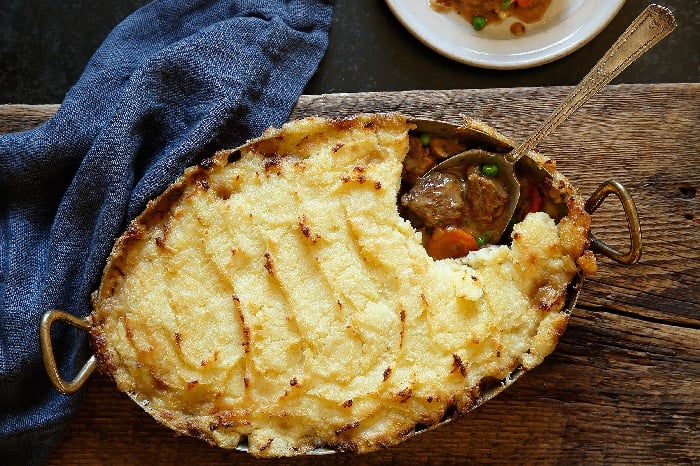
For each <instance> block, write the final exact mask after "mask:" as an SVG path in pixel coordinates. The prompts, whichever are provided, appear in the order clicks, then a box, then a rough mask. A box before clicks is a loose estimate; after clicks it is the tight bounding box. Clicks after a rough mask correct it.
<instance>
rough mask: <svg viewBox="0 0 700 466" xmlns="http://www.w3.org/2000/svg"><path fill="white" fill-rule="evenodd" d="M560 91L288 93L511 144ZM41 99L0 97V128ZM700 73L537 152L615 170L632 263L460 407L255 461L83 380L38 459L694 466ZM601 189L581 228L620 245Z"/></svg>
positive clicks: (618, 103)
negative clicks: (515, 370)
mask: <svg viewBox="0 0 700 466" xmlns="http://www.w3.org/2000/svg"><path fill="white" fill-rule="evenodd" d="M568 90H569V89H568V88H562V87H555V88H514V89H488V90H456V91H409V92H395V93H369V94H367V93H365V94H334V95H321V96H302V98H300V100H299V102H298V104H297V105H296V108H295V109H294V111H293V114H292V117H301V116H306V115H311V114H320V115H327V116H341V115H347V114H351V113H356V112H360V111H389V110H396V111H402V112H404V113H406V114H410V115H413V116H416V117H431V118H439V119H443V120H446V121H453V122H457V121H459V114H460V113H464V114H468V115H470V116H472V117H475V118H479V119H482V120H484V121H486V122H488V123H490V124H491V125H492V126H494V127H496V128H497V129H499V130H500V131H501V132H503V133H504V134H506V135H508V136H510V137H512V138H514V139H516V140H519V139H522V138H523V137H525V136H526V135H527V133H528V131H529V130H531V129H533V128H534V127H535V126H536V125H537V123H538V122H540V121H542V120H543V119H544V117H545V116H546V115H547V114H548V113H549V112H550V111H551V110H552V109H553V108H554V106H555V105H556V104H557V103H558V102H559V101H560V100H561V99H562V98H563V97H564V95H565V94H566V93H567V92H568ZM55 109H56V106H0V132H3V131H4V132H7V131H14V130H21V129H24V128H28V127H31V126H32V125H35V124H38V123H40V122H41V121H43V120H45V119H46V118H48V117H50V115H51V114H52V113H53V112H54V111H55ZM699 125H700V84H653V85H616V86H609V87H607V88H606V89H604V90H603V91H602V92H601V94H600V95H598V96H597V97H595V98H594V99H593V100H592V101H591V102H589V103H588V104H586V105H585V106H584V107H583V108H582V109H581V110H579V111H578V112H577V113H576V114H575V115H574V116H573V117H572V118H571V119H570V120H569V121H568V122H566V123H565V124H564V126H562V127H561V128H559V129H558V130H557V131H556V133H555V134H553V135H552V136H550V137H549V138H548V139H547V140H546V141H545V142H543V143H542V144H541V145H540V147H539V149H540V150H541V151H542V152H544V153H546V154H548V155H552V156H554V157H555V158H556V160H557V162H558V167H559V169H560V170H561V171H562V172H563V173H564V174H565V175H567V176H568V177H569V178H570V179H571V181H572V182H573V183H574V185H576V186H577V187H578V188H579V189H580V190H581V192H582V193H583V194H584V195H588V194H590V193H592V192H593V190H594V189H595V188H596V187H597V186H598V185H599V184H600V183H601V182H603V181H604V180H606V179H608V178H611V177H614V178H616V179H617V180H619V181H621V182H622V183H623V184H624V185H625V186H626V187H627V189H628V190H629V191H630V192H631V194H632V196H633V197H634V199H635V201H636V204H637V207H638V210H639V213H640V218H641V223H642V233H643V238H644V248H643V254H642V258H641V261H640V262H639V263H638V264H637V265H634V266H623V265H619V264H616V263H614V262H612V261H610V260H608V259H607V258H604V257H602V258H599V271H598V273H597V274H596V275H594V276H593V277H590V278H589V279H587V280H586V281H585V283H584V287H583V291H582V292H581V294H580V297H579V300H578V304H577V306H576V308H575V309H574V312H573V314H572V316H571V319H570V323H569V327H568V330H567V332H566V333H565V334H564V336H563V337H562V339H561V341H560V343H559V346H558V347H557V349H556V351H555V352H554V353H553V354H552V355H551V356H550V357H549V358H547V359H546V360H545V362H544V363H543V364H542V365H541V366H539V367H538V368H536V369H535V370H533V371H532V372H530V373H528V374H526V375H525V376H524V377H523V378H521V379H520V380H519V381H518V382H516V383H515V385H514V386H512V387H511V388H509V389H508V390H506V391H505V392H504V393H502V394H501V395H499V396H498V397H497V398H496V399H494V400H492V401H490V402H488V403H486V404H485V405H483V406H482V407H480V408H479V409H477V410H476V411H474V412H472V413H470V414H469V415H467V416H466V417H464V418H462V419H459V420H457V421H455V422H453V423H452V424H449V425H446V426H443V427H440V428H438V429H436V430H433V431H430V432H426V433H423V434H421V435H419V436H417V437H414V438H412V439H410V440H408V441H406V442H405V443H403V444H401V445H399V446H396V447H392V448H388V449H385V450H383V451H379V452H376V453H372V454H368V455H362V456H353V455H331V456H323V457H305V458H297V459H283V460H277V461H272V460H256V459H254V458H252V457H249V456H248V455H246V454H244V453H239V452H235V451H225V450H221V449H218V448H214V447H210V446H208V445H206V444H204V443H202V442H200V441H198V440H195V439H192V438H187V437H176V436H175V435H173V433H172V432H171V431H169V430H167V429H166V428H164V427H161V426H159V425H158V424H156V422H155V421H153V420H152V419H151V418H150V417H149V416H148V415H147V414H145V413H144V412H143V411H142V410H141V409H140V408H139V407H138V406H137V405H135V404H134V403H133V402H131V401H130V400H129V399H128V398H127V397H126V396H125V395H123V394H121V393H119V392H118V391H117V390H116V388H115V387H114V386H113V384H112V383H111V382H110V381H109V380H107V379H106V378H105V377H103V376H100V375H94V376H93V378H92V379H91V381H90V382H89V384H88V386H87V388H86V389H85V392H86V393H85V397H84V400H83V403H82V405H81V408H80V410H79V411H78V413H77V415H76V417H75V420H74V422H73V424H72V428H71V429H70V431H69V433H68V435H67V437H66V438H65V439H64V441H63V442H62V444H61V445H60V446H59V448H58V449H57V450H56V451H55V453H54V455H53V457H52V459H51V461H50V464H56V465H58V464H120V465H121V464H136V465H137V464H148V465H151V466H157V465H166V464H167V465H171V464H239V465H245V464H255V465H264V464H280V465H286V464H289V465H291V464H294V465H310V464H313V465H339V464H347V465H350V464H363V465H379V464H486V463H488V464H505V463H510V464H512V463H517V464H521V463H538V464H582V463H585V464H590V463H595V464H599V463H606V464H611V463H622V464H695V463H698V462H700V429H699V427H700V252H699V249H698V245H699V244H700V225H699V224H700V201H699V200H698V198H697V190H698V189H699V188H700V170H698V169H699V168H700V131H698V126H699ZM622 217H623V215H622V213H621V208H620V207H619V205H618V203H617V202H616V201H615V200H614V197H612V198H608V200H607V201H606V202H605V203H604V204H603V206H602V207H601V208H600V210H598V211H597V212H596V213H595V215H594V222H593V230H594V233H595V234H596V236H598V237H599V238H601V239H603V240H604V241H606V242H608V243H609V244H612V245H613V246H617V247H619V248H620V249H625V248H626V245H627V243H628V239H627V236H628V235H627V230H626V227H625V222H624V219H623V218H622Z"/></svg>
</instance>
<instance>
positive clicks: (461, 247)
mask: <svg viewBox="0 0 700 466" xmlns="http://www.w3.org/2000/svg"><path fill="white" fill-rule="evenodd" d="M425 249H426V251H428V254H429V255H430V257H432V258H433V259H447V258H453V259H456V258H457V257H464V256H466V255H467V253H469V251H476V250H477V249H479V245H478V244H477V242H476V239H474V237H473V236H472V235H471V234H469V233H467V232H466V231H464V230H462V229H461V228H457V227H453V226H448V227H445V228H436V229H435V230H433V234H432V235H430V238H428V241H427V243H426V245H425Z"/></svg>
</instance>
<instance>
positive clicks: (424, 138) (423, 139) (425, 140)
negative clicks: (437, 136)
mask: <svg viewBox="0 0 700 466" xmlns="http://www.w3.org/2000/svg"><path fill="white" fill-rule="evenodd" d="M418 139H420V143H421V144H423V147H428V144H430V134H428V133H421V134H420V135H419V136H418Z"/></svg>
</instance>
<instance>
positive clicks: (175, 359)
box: [91, 114, 595, 457]
mask: <svg viewBox="0 0 700 466" xmlns="http://www.w3.org/2000/svg"><path fill="white" fill-rule="evenodd" d="M454 128H455V127H454V126H452V125H447V124H443V125H442V126H440V125H438V126H435V124H434V123H432V124H426V123H423V122H421V121H419V120H411V119H408V118H406V117H404V116H402V115H400V114H362V115H357V116H354V117H349V118H342V119H323V118H319V117H310V118H306V119H301V120H296V121H292V122H289V123H286V124H284V125H283V126H282V127H280V128H271V129H269V130H268V131H267V132H265V134H264V135H263V136H262V137H261V138H259V139H255V140H252V141H250V142H248V143H246V144H245V145H243V146H242V147H240V148H237V149H234V150H227V151H221V152H218V153H217V154H215V155H214V156H213V157H212V158H211V159H209V160H206V161H205V162H203V163H202V164H200V165H198V166H195V167H191V168H189V169H187V170H186V171H185V173H184V175H183V176H182V177H181V178H180V179H179V180H177V182H175V183H174V184H173V185H172V186H171V187H170V188H168V189H167V190H166V191H165V192H164V193H163V194H162V195H161V196H159V197H158V198H157V199H155V200H154V201H152V202H151V203H149V205H148V206H147V208H146V209H145V211H144V212H143V213H142V214H141V215H140V216H139V217H137V218H136V219H135V220H134V221H133V222H131V224H130V225H129V227H128V229H127V230H126V232H125V233H124V235H123V236H122V237H120V238H119V239H118V240H117V242H116V244H115V247H114V249H113V252H112V254H111V256H110V258H109V261H108V264H107V266H106V268H105V271H104V275H103V279H102V283H101V285H100V287H99V289H98V290H97V291H96V292H95V294H94V296H93V312H92V314H91V322H92V328H91V342H92V345H93V348H94V350H95V353H96V355H97V358H98V361H99V367H100V369H101V370H102V371H103V372H104V373H106V374H108V375H109V376H110V377H112V378H113V379H114V380H115V382H116V384H117V386H118V388H119V389H120V390H122V391H124V392H126V393H127V394H128V395H129V396H130V397H131V398H132V399H133V400H134V401H135V402H137V403H138V404H139V405H140V406H142V407H143V409H144V410H146V411H147V412H148V413H150V414H151V415H152V416H153V417H154V418H155V419H156V420H158V421H159V422H161V423H163V424H164V425H166V426H168V427H170V428H172V429H174V430H175V431H177V432H180V433H183V434H186V435H192V436H195V437H198V438H201V439H203V440H205V441H207V442H209V443H211V444H214V445H218V446H221V447H224V448H239V449H240V448H246V449H247V451H249V452H250V453H251V454H253V455H256V456H266V457H274V456H291V455H299V454H304V453H308V452H311V451H319V449H322V448H327V449H331V450H334V451H352V452H368V451H372V450H376V449H378V448H381V447H385V446H389V445H392V444H396V443H398V442H401V441H402V440H404V439H406V438H407V437H409V436H411V435H413V434H414V433H415V432H418V431H421V430H424V429H426V428H430V427H432V426H436V425H438V424H440V423H442V422H444V421H445V420H449V419H452V418H453V417H455V416H458V415H460V414H462V413H465V412H467V411H469V410H471V409H473V408H474V407H476V406H478V405H479V404H480V403H482V402H483V401H485V400H486V399H488V398H490V397H491V396H493V394H494V393H497V392H498V391H500V390H501V389H502V388H504V387H505V386H507V385H509V384H510V383H511V382H512V380H513V379H514V378H515V377H514V374H518V373H522V372H524V371H527V370H529V369H532V368H533V367H535V366H537V365H538V364H540V363H541V362H542V360H543V358H545V357H546V356H547V355H549V354H550V353H551V352H552V351H553V350H554V348H555V346H556V344H557V341H558V339H559V337H560V335H561V334H562V333H563V332H564V330H565V328H566V324H567V321H568V312H567V311H568V310H569V309H568V306H569V304H568V303H567V299H568V298H570V296H569V293H570V292H571V290H572V288H573V285H572V283H573V282H575V281H576V280H577V279H580V277H582V276H583V275H584V274H585V273H593V272H594V271H595V257H594V256H593V254H592V253H591V252H590V251H589V250H588V247H589V235H588V233H589V226H590V216H589V215H588V214H587V213H586V212H585V209H584V203H583V200H582V199H581V198H580V196H579V195H578V193H577V192H576V190H575V189H574V188H573V187H572V186H571V185H570V183H569V182H568V181H567V180H566V178H564V177H563V176H562V175H561V174H560V173H559V172H557V171H556V168H555V166H554V163H553V161H551V160H549V159H547V158H545V157H543V156H541V155H539V154H537V153H534V152H533V153H531V154H530V156H529V157H525V158H524V159H522V160H521V161H520V162H519V165H518V167H519V173H520V174H521V175H522V180H523V182H522V183H521V185H522V186H523V193H522V195H521V198H522V199H523V201H522V206H521V208H520V210H519V212H518V214H517V218H515V220H514V223H513V225H512V227H511V229H510V231H509V232H508V236H507V238H506V239H505V240H503V241H502V242H501V243H500V244H489V241H488V238H487V237H486V233H485V232H484V231H481V232H475V231H471V230H469V228H470V227H471V224H470V223H469V222H468V221H463V220H462V219H461V218H460V217H459V215H453V213H454V212H455V211H456V210H455V209H457V207H455V206H448V208H446V209H437V210H433V211H431V212H430V213H428V214H423V215H416V210H417V209H416V207H415V206H411V202H410V201H411V199H409V198H411V195H410V194H408V193H410V192H411V190H412V189H413V187H414V186H415V185H416V183H418V182H419V180H420V179H421V176H422V175H423V174H424V173H425V171H427V170H428V169H429V168H430V167H431V165H432V164H434V163H435V162H436V161H437V160H439V159H441V158H444V157H448V156H450V155H452V154H453V153H455V151H461V150H462V149H463V148H468V147H473V146H475V145H481V144H482V143H483V141H486V140H489V141H491V144H493V143H494V141H495V143H496V144H500V145H502V146H503V147H502V149H503V148H504V147H505V146H506V145H507V141H506V140H505V139H504V138H503V137H501V136H500V135H497V134H496V133H495V132H493V130H491V129H490V128H488V127H486V126H485V125H483V124H480V123H478V122H474V121H467V122H465V125H464V126H462V127H461V128H457V129H454ZM490 149H492V150H493V149H494V148H493V147H490ZM473 172H474V173H472V172H470V174H468V175H467V178H469V177H471V176H472V175H474V176H476V177H477V178H476V179H475V183H476V184H475V185H474V186H476V188H473V189H475V192H477V193H478V192H488V193H489V194H488V195H487V196H489V197H488V198H486V201H485V202H481V210H486V211H488V210H489V209H490V208H491V207H492V206H490V205H489V204H490V203H491V202H495V203H496V204H497V203H498V202H500V201H498V200H497V199H496V198H493V197H491V196H492V195H493V193H492V190H493V189H496V191H498V189H497V188H494V187H493V186H489V187H486V188H484V187H483V186H482V184H484V183H486V184H489V183H494V182H496V183H497V179H498V174H497V173H493V171H492V170H491V169H490V168H489V167H475V168H474V169H473ZM448 184H449V183H448ZM431 189H432V188H424V189H423V191H422V195H423V196H427V199H433V200H437V201H439V202H442V201H445V200H446V199H448V198H449V197H450V196H446V197H442V196H441V195H438V194H436V192H434V191H431ZM448 189H452V187H451V188H448ZM466 190H467V192H466V193H465V192H463V191H460V192H459V194H455V192H454V191H451V194H450V195H451V196H453V197H455V198H456V197H461V196H467V197H468V196H469V195H471V194H472V193H471V190H472V185H471V184H467V186H466ZM413 197H414V198H415V197H416V196H413ZM418 198H420V196H418ZM402 199H403V200H402ZM425 199H426V198H425V197H423V200H424V201H425ZM465 199H467V198H464V199H456V200H455V202H457V203H460V202H461V207H460V209H461V208H464V210H459V212H469V211H470V210H469V209H471V208H472V207H473V206H472V207H469V208H467V207H465V203H473V202H477V203H479V202H480V201H479V200H478V199H476V198H473V199H471V200H465ZM494 199H496V200H495V201H494ZM429 203H430V202H427V204H429ZM423 204H424V207H425V205H426V203H425V202H423ZM411 209H413V210H411ZM418 210H420V209H418ZM460 215H461V214H460ZM439 229H442V230H444V231H442V232H441V233H438V231H440V230H439ZM455 231H461V232H462V234H460V233H459V232H457V233H455ZM441 234H442V235H443V238H442V239H440V238H438V239H437V240H436V239H435V238H436V236H439V235H441ZM466 235H470V236H471V238H472V239H473V241H474V243H476V244H470V247H468V248H465V249H463V250H462V251H461V252H460V253H454V252H452V253H445V254H438V253H437V252H435V251H438V252H439V251H440V250H444V249H447V250H448V251H449V250H450V244H451V243H453V242H455V241H456V240H455V239H454V238H456V237H462V238H463V237H466ZM479 235H481V236H483V237H482V238H481V241H477V238H479ZM444 236H447V239H445V238H444ZM431 241H432V242H435V241H438V243H440V245H439V246H436V247H432V246H430V245H429V244H430V243H431ZM431 249H432V251H431ZM443 252H444V251H443Z"/></svg>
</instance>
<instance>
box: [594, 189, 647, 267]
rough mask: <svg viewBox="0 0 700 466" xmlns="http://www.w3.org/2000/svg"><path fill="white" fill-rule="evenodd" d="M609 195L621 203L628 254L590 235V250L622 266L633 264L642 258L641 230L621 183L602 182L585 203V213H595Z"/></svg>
mask: <svg viewBox="0 0 700 466" xmlns="http://www.w3.org/2000/svg"><path fill="white" fill-rule="evenodd" d="M610 194H614V195H615V196H617V198H618V199H619V200H620V203H622V209H623V210H624V212H625V217H626V219H627V228H629V233H630V249H629V251H628V252H626V253H622V252H620V251H618V250H617V249H615V248H613V247H610V246H608V245H607V244H605V243H603V242H602V241H600V240H599V239H597V238H596V237H595V236H593V234H591V235H590V239H591V250H592V251H593V252H596V253H600V254H603V255H604V256H607V257H609V258H611V259H612V260H614V261H617V262H620V263H622V264H634V263H636V262H637V261H638V260H639V258H640V257H641V256H642V229H641V226H640V225H639V214H638V213H637V207H636V206H635V205H634V201H633V200H632V196H630V194H629V193H628V192H627V189H625V187H624V186H623V185H622V183H620V182H619V181H617V180H615V179H609V180H607V181H605V182H603V183H602V184H601V185H600V186H599V187H598V189H597V190H596V191H595V192H594V193H593V194H592V195H591V197H590V198H589V199H588V200H587V201H586V205H585V208H586V212H588V213H589V214H592V213H593V212H595V211H596V210H597V209H598V207H600V205H601V204H602V203H603V201H604V200H605V198H606V197H608V196H609V195H610Z"/></svg>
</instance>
